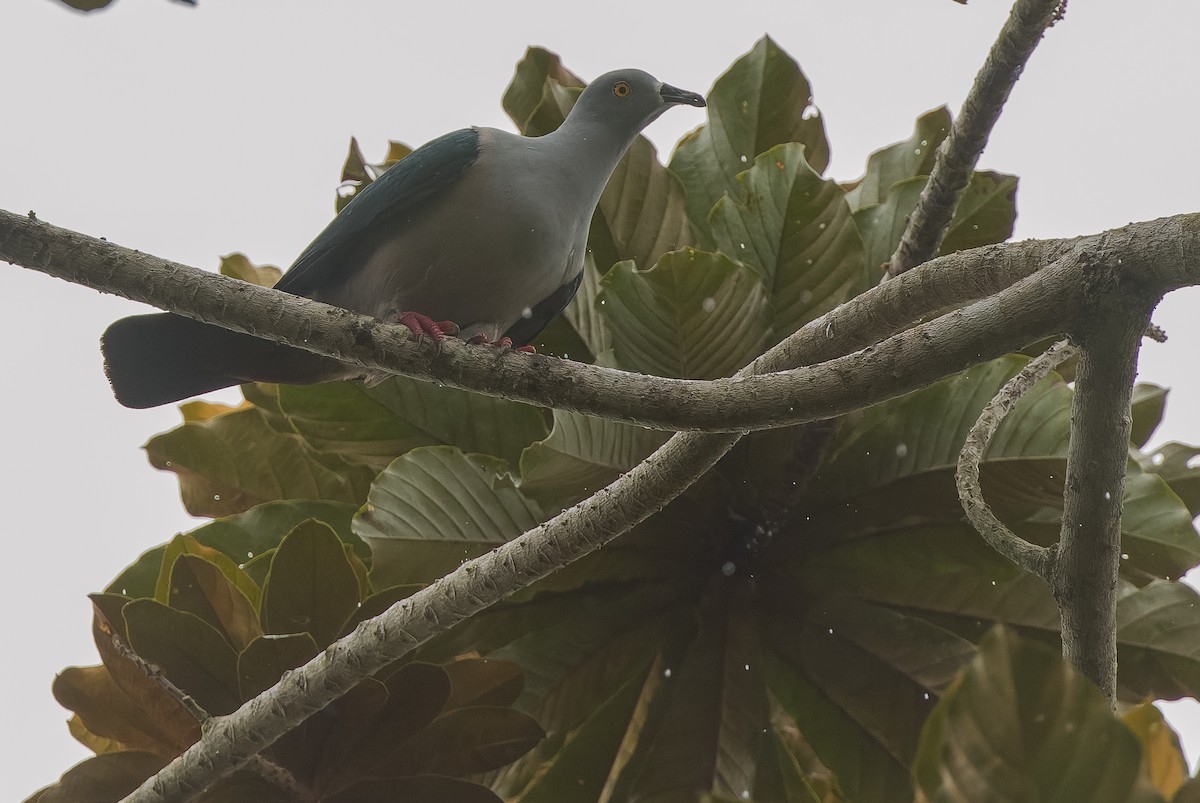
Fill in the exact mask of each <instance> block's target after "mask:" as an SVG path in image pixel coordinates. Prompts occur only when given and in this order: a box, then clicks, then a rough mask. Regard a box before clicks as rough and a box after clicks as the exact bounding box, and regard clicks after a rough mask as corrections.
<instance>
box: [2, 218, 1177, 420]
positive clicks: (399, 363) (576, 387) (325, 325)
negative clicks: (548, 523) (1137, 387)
mask: <svg viewBox="0 0 1200 803" xmlns="http://www.w3.org/2000/svg"><path fill="white" fill-rule="evenodd" d="M1083 251H1097V252H1102V253H1104V254H1105V255H1106V257H1111V259H1112V260H1113V261H1115V264H1116V263H1119V264H1120V266H1121V267H1120V270H1121V271H1122V272H1123V273H1124V274H1125V275H1127V276H1128V277H1129V278H1130V279H1131V280H1133V281H1136V282H1140V283H1142V284H1145V285H1147V286H1149V287H1153V288H1156V289H1157V290H1159V291H1160V292H1161V291H1166V290H1169V289H1174V287H1178V286H1181V285H1184V284H1190V283H1193V282H1196V281H1200V215H1186V216H1180V217H1176V218H1167V219H1162V220H1158V221H1151V222H1148V223H1140V224H1133V225H1130V226H1126V227H1125V228H1122V229H1117V230H1114V231H1112V232H1107V233H1105V234H1104V235H1099V236H1095V237H1091V238H1081V239H1079V240H1076V241H1063V240H1045V241H1026V242H1022V243H1011V244H1006V245H1001V246H988V247H985V248H981V249H976V250H974V251H969V252H962V253H958V254H952V255H949V256H946V257H942V258H940V259H938V260H936V262H934V263H931V264H930V270H929V271H928V272H926V271H922V272H919V273H918V274H916V275H913V276H912V277H911V278H910V276H909V275H908V274H906V275H905V276H902V277H900V278H899V279H898V280H897V281H896V282H889V283H887V285H884V286H882V287H877V288H873V289H872V290H871V291H869V292H867V293H864V294H862V295H861V296H859V297H858V298H855V299H854V300H852V301H851V302H849V303H848V304H845V305H843V306H842V307H840V308H838V309H837V310H834V311H833V312H831V313H829V314H828V315H826V316H823V317H822V318H820V319H818V320H816V321H813V322H812V323H810V324H809V325H807V326H805V327H804V328H803V329H801V330H800V331H799V332H797V333H796V334H795V335H793V336H792V337H791V338H789V339H788V341H786V342H785V344H784V348H783V350H782V351H781V352H780V353H781V354H787V353H789V351H790V350H792V349H795V348H797V347H798V346H799V345H801V344H803V343H811V342H812V341H820V340H824V341H827V343H826V347H825V348H819V349H814V351H815V352H817V353H819V354H820V355H821V357H822V358H826V359H827V358H828V357H830V356H837V355H847V352H848V351H849V350H852V349H853V348H861V347H862V346H863V345H865V344H863V343H862V341H861V340H855V341H854V342H855V343H856V344H857V345H853V346H848V347H846V346H845V344H846V343H848V342H850V341H847V340H845V339H844V338H845V337H846V336H847V335H849V334H852V333H853V330H852V329H851V328H850V327H857V326H860V325H866V326H867V327H868V328H870V329H874V328H875V326H874V324H873V323H872V322H873V321H874V320H875V319H876V318H881V319H883V320H884V321H885V322H886V321H887V320H889V319H894V318H896V317H897V316H901V317H904V316H908V315H909V313H910V312H912V311H914V310H916V309H917V308H918V305H919V307H920V308H921V309H922V310H924V312H930V311H932V310H935V309H938V308H939V306H938V305H936V304H932V303H931V301H939V300H942V299H948V298H955V299H959V301H957V302H955V303H962V300H967V299H970V298H980V297H982V296H987V295H988V294H991V293H997V292H999V291H1000V290H1003V289H1004V288H1006V287H1008V286H1009V285H1012V284H1014V282H1017V284H1016V285H1015V286H1013V287H1012V288H1011V290H1010V291H1007V292H1006V293H1004V294H1002V295H999V296H994V297H990V298H985V299H984V300H982V301H979V302H977V303H976V304H974V305H972V306H971V307H969V308H966V309H962V310H958V311H956V312H953V313H951V314H949V315H945V316H942V317H941V318H938V319H936V320H934V321H931V322H929V323H927V324H924V325H922V326H920V327H916V328H914V329H910V330H908V331H905V332H903V333H901V334H899V335H897V336H895V337H893V338H891V339H889V340H887V341H885V342H883V343H880V344H878V345H877V346H874V347H872V348H869V349H867V350H865V351H863V352H862V353H859V354H849V355H847V356H840V357H838V358H837V359H833V360H830V361H828V362H826V363H823V364H821V365H818V366H812V367H806V368H799V369H795V370H793V371H790V372H786V373H778V374H771V375H769V376H756V377H749V378H745V379H738V380H732V379H721V380H714V381H712V382H700V381H689V380H673V379H662V378H659V377H649V376H644V375H641V374H630V373H625V372H623V371H614V370H611V369H605V368H598V367H596V366H590V365H582V364H579V363H573V362H569V361H565V360H558V359H555V358H553V357H546V356H540V355H534V356H528V355H505V356H500V355H498V354H497V353H496V352H495V351H494V350H490V349H482V348H476V347H472V346H468V345H466V344H464V343H461V342H457V341H449V342H448V343H447V344H446V345H445V346H444V347H443V348H442V349H441V350H440V352H439V351H437V350H435V349H433V348H431V347H424V346H422V345H420V344H417V343H414V342H413V341H412V340H411V337H410V335H409V333H408V330H407V329H405V328H403V327H393V326H388V325H386V324H383V323H382V322H380V321H378V320H376V319H374V318H369V317H365V316H362V315H357V314H355V313H352V312H349V311H347V310H344V309H341V308H338V307H331V306H328V305H325V304H320V303H318V302H315V301H311V300H309V299H305V298H299V297H297V296H291V295H288V294H286V293H280V292H276V291H273V290H269V289H266V288H262V287H256V286H254V285H250V284H246V283H244V282H239V281H237V280H234V279H229V278H227V277H224V276H214V275H212V274H210V273H207V272H205V271H200V270H197V269H195V268H188V267H186V266H183V265H178V264H176V263H172V262H168V261H166V260H163V259H159V258H156V257H152V256H149V255H146V254H141V253H138V252H135V251H130V250H128V249H125V248H121V247H120V246H116V245H113V244H112V243H108V242H106V241H102V240H96V239H93V238H91V237H87V236H85V235H81V234H77V233H75V232H70V231H67V230H65V229H59V228H56V227H54V226H50V225H48V224H45V223H41V222H39V221H36V220H31V219H28V218H25V217H23V216H18V215H13V214H11V213H7V212H0V259H5V260H8V261H10V262H13V263H15V264H19V265H23V266H25V267H30V268H33V269H35V270H40V271H42V272H45V273H49V274H51V275H53V276H58V277H59V278H64V279H67V280H69V281H75V282H77V283H80V284H85V285H87V286H90V287H94V288H96V289H99V290H102V291H105V292H112V293H117V294H119V295H122V296H125V297H127V298H132V299H135V300H138V301H145V302H147V303H152V304H155V305H157V306H160V307H162V308H164V309H169V310H172V311H174V312H178V313H180V314H184V315H187V316H189V317H193V318H196V319H198V320H203V321H207V322H210V323H215V324H217V325H221V326H225V327H227V328H230V329H235V330H237V331H243V332H249V333H251V334H256V335H258V336H260V337H265V338H267V339H271V340H275V341H277V342H283V343H288V344H290V345H293V346H296V347H298V348H304V349H306V350H308V351H313V352H315V353H318V354H325V355H328V356H332V357H336V358H338V359H341V360H345V361H347V362H351V363H356V364H358V365H362V366H366V367H368V368H372V369H377V370H383V371H388V372H392V373H399V374H404V375H407V376H414V377H417V378H421V379H428V380H432V381H437V382H441V383H443V384H448V385H452V386H455V387H460V388H465V389H467V390H474V391H478V392H481V393H487V394H489V395H493V396H503V397H505V398H510V399H516V400H520V401H526V402H529V403H532V404H538V405H544V406H553V407H559V408H563V409H569V410H575V411H577V412H581V413H586V414H589V415H596V416H601V417H606V418H616V419H620V420H626V421H633V422H636V423H640V424H644V425H646V426H652V427H657V428H661V429H680V430H695V431H712V432H733V431H747V430H753V429H762V428H768V427H776V426H784V425H789V424H795V423H800V422H803V421H812V420H818V419H822V418H829V417H831V416H835V415H840V414H842V413H845V412H848V411H851V410H854V409H859V408H861V407H864V406H867V405H869V404H873V403H876V402H879V401H882V400H884V399H888V398H892V397H894V396H897V395H900V394H904V393H908V392H910V391H912V390H915V389H917V388H919V387H922V386H924V385H926V384H928V383H929V382H932V381H935V380H937V379H939V378H941V377H944V376H947V375H949V374H951V373H954V372H955V371H958V370H961V369H963V368H965V367H967V366H968V365H971V364H974V363H977V362H979V361H981V360H985V359H988V358H990V357H995V356H999V355H1000V354H1003V353H1006V352H1007V351H1011V350H1013V349H1016V348H1020V347H1022V346H1025V345H1027V344H1028V343H1030V342H1032V341H1034V340H1036V339H1038V338H1041V337H1043V336H1045V335H1046V334H1047V333H1055V332H1059V331H1062V330H1063V329H1064V327H1065V326H1066V325H1067V324H1068V323H1069V322H1070V321H1071V320H1072V318H1073V317H1074V316H1075V315H1076V314H1078V312H1079V309H1080V307H1081V303H1082V302H1081V296H1080V289H1079V288H1080V286H1081V284H1082V272H1081V270H1082V269H1081V267H1080V265H1079V264H1078V262H1077V261H1075V260H1074V259H1070V258H1064V259H1060V260H1059V261H1058V262H1057V263H1055V265H1054V266H1053V267H1051V268H1048V269H1045V270H1042V271H1038V270H1037V269H1038V268H1040V267H1042V266H1043V265H1044V264H1046V262H1047V261H1049V259H1051V258H1054V257H1057V256H1060V255H1063V254H1070V253H1072V252H1083ZM935 265H936V270H934V266H935ZM922 274H923V275H922ZM1024 277H1028V278H1027V279H1025V281H1020V280H1021V279H1023V278H1024ZM897 283H899V284H900V285H901V286H899V287H895V288H893V287H891V285H894V284H897ZM924 292H929V293H931V295H930V296H929V299H928V300H926V299H922V298H921V297H920V293H924ZM901 305H904V306H901ZM907 305H913V306H912V307H908V306H907ZM909 317H910V318H911V316H909ZM763 364H764V365H767V363H763ZM768 367H770V368H772V369H774V368H776V367H777V366H768Z"/></svg>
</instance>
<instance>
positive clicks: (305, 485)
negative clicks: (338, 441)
mask: <svg viewBox="0 0 1200 803" xmlns="http://www.w3.org/2000/svg"><path fill="white" fill-rule="evenodd" d="M146 454H147V456H148V457H149V458H150V463H151V465H153V466H154V467H155V468H160V469H165V470H166V471H172V472H174V473H175V474H177V475H178V476H179V488H180V493H181V494H182V496H183V503H184V506H185V507H186V508H187V509H188V512H189V513H191V514H192V515H195V516H228V515H231V514H233V513H241V512H242V511H244V510H247V509H249V508H251V507H253V506H254V505H257V504H260V503H262V502H268V501H272V500H276V499H328V500H332V501H337V502H350V503H360V502H361V501H362V500H363V499H364V498H365V496H366V490H367V487H368V486H369V485H370V481H371V479H372V477H373V476H374V472H373V471H370V470H369V469H366V468H365V467H361V466H359V467H355V466H354V465H352V464H349V463H347V462H346V461H345V460H343V459H341V458H340V457H338V456H336V455H324V454H318V453H316V452H314V451H312V450H311V449H308V448H307V447H306V446H305V444H304V441H303V440H301V439H300V438H299V437H297V436H295V435H288V434H284V433H281V432H278V431H277V430H275V429H273V428H272V427H271V426H270V425H269V424H268V423H267V421H266V418H265V416H264V414H263V413H262V412H261V411H260V410H258V409H257V408H254V407H247V408H242V409H233V408H230V409H227V410H226V411H225V412H223V413H222V414H220V415H213V416H210V417H207V418H205V419H204V420H199V421H197V420H191V421H186V422H185V423H184V424H183V425H182V426H180V427H177V428H176V429H173V430H171V431H170V432H167V433H164V434H162V435H157V436H155V437H153V438H151V439H150V441H149V443H147V444H146Z"/></svg>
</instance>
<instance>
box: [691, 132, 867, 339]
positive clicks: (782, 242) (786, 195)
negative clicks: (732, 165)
mask: <svg viewBox="0 0 1200 803" xmlns="http://www.w3.org/2000/svg"><path fill="white" fill-rule="evenodd" d="M737 181H738V184H739V188H738V191H737V192H736V194H731V195H726V196H725V197H723V198H721V199H720V200H718V201H717V204H716V206H715V207H713V211H712V216H711V217H710V219H709V224H710V225H711V227H712V236H713V239H714V241H715V242H716V244H717V247H718V248H719V249H720V250H721V251H722V252H724V253H726V254H730V255H732V256H734V257H736V258H737V259H738V260H740V261H741V262H744V263H746V264H747V265H750V266H752V267H755V268H757V269H758V270H759V272H760V274H761V275H762V279H763V283H764V284H765V285H766V288H767V292H768V294H769V296H770V298H771V307H772V308H773V310H774V313H775V337H776V339H782V338H783V337H786V336H787V335H789V334H791V333H792V332H794V331H796V330H797V329H799V328H800V327H801V326H802V325H803V324H805V323H807V322H808V321H810V320H812V319H813V318H816V317H818V316H820V315H823V314H824V313H826V312H828V311H829V310H831V309H833V308H834V307H836V306H838V305H839V304H841V303H842V302H844V301H845V300H846V299H848V298H849V297H850V295H851V294H852V292H853V291H854V290H855V288H857V287H860V286H862V285H864V284H865V283H866V277H865V275H864V272H863V267H864V265H865V262H864V259H865V258H866V255H865V252H864V250H863V244H862V238H861V237H860V236H859V233H858V229H857V228H856V227H855V225H854V218H853V216H852V215H851V214H850V207H849V206H847V205H846V202H845V200H844V196H845V193H844V192H843V191H842V188H841V187H839V186H838V185H837V183H836V182H834V181H823V180H822V179H821V177H820V176H819V175H818V174H817V173H816V172H814V171H813V169H812V168H811V167H809V166H808V163H807V162H806V161H805V160H804V148H803V147H802V146H800V145H798V144H796V143H788V144H784V145H777V146H776V147H774V148H771V149H770V150H769V151H767V152H766V153H763V154H762V155H760V156H759V157H757V158H756V159H755V160H754V166H753V167H751V168H750V169H749V170H747V171H745V172H743V173H739V174H738V176H737Z"/></svg>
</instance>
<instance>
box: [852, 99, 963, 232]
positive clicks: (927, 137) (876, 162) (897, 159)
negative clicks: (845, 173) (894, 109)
mask: <svg viewBox="0 0 1200 803" xmlns="http://www.w3.org/2000/svg"><path fill="white" fill-rule="evenodd" d="M950 125H951V120H950V110H949V109H947V108H946V107H945V106H942V107H940V108H937V109H934V110H933V111H929V112H925V114H922V115H921V116H920V117H918V118H917V122H916V125H915V126H914V127H913V133H912V136H911V137H909V138H908V139H907V140H905V141H904V142H897V143H895V144H893V145H888V146H887V147H886V148H880V149H879V150H877V151H875V152H874V153H872V154H871V155H870V156H868V157H867V172H866V173H865V174H864V175H863V177H862V179H860V180H859V181H858V182H857V183H856V185H855V187H854V188H853V189H852V190H850V191H849V192H847V193H846V202H847V203H848V204H850V209H851V210H852V211H854V212H857V211H858V210H859V209H862V208H863V207H865V206H872V205H874V204H878V203H883V200H884V199H885V198H886V197H887V195H888V192H889V191H890V190H891V188H892V186H893V185H895V184H897V183H898V182H901V181H904V180H905V179H910V178H916V177H917V176H928V175H929V172H930V171H931V170H933V163H934V160H935V158H936V157H937V149H938V146H939V145H941V144H942V140H944V139H945V138H946V137H947V135H949V133H950Z"/></svg>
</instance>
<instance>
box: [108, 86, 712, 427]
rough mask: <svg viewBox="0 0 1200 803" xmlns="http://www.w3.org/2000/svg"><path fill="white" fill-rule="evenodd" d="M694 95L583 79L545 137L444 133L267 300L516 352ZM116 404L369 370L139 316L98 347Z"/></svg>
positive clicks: (395, 172) (364, 201)
mask: <svg viewBox="0 0 1200 803" xmlns="http://www.w3.org/2000/svg"><path fill="white" fill-rule="evenodd" d="M680 104H687V105H690V106H703V105H704V99H703V98H702V97H701V96H700V95H697V94H696V93H694V92H686V91H684V90H682V89H677V88H675V87H673V86H670V85H669V84H664V83H662V82H661V81H658V80H656V79H655V78H654V77H653V76H651V75H649V74H648V73H645V72H642V71H641V70H617V71H615V72H610V73H606V74H604V75H602V76H600V77H599V78H597V79H596V80H595V81H593V82H592V83H591V84H590V85H589V86H588V87H587V88H586V89H585V90H584V91H583V93H582V94H581V95H580V96H579V99H578V101H577V102H576V104H575V106H574V108H572V109H571V112H570V114H568V115H567V119H566V121H565V122H564V123H563V124H562V125H561V126H560V127H559V128H558V129H557V130H556V131H554V132H552V133H550V134H546V135H545V136H541V137H522V136H517V135H515V134H510V133H507V132H505V131H500V130H497V129H494V128H464V129H462V130H459V131H452V132H451V133H449V134H445V135H443V136H441V137H438V138H437V139H435V140H433V141H432V142H429V143H428V144H426V145H424V146H422V147H420V148H418V149H417V150H415V151H413V152H412V153H411V154H409V155H408V156H407V157H406V158H404V159H403V160H401V161H400V162H399V163H398V164H396V165H395V166H394V167H392V168H391V169H390V170H388V171H387V172H385V173H384V174H383V175H382V176H380V177H379V178H378V179H377V180H376V181H374V182H373V183H371V184H370V185H368V186H367V187H366V188H364V189H363V190H362V191H361V192H360V193H359V194H358V195H357V196H356V197H355V198H354V199H353V200H352V201H350V203H349V204H347V205H346V207H345V208H344V209H343V210H342V212H341V213H340V214H339V215H338V216H337V217H335V218H334V219H333V221H332V222H331V223H330V224H329V226H327V227H326V228H325V230H324V231H322V232H321V233H320V234H319V235H317V238H316V239H315V240H313V242H312V244H310V245H309V246H308V248H306V249H305V250H304V252H303V253H302V254H300V256H299V258H298V259H297V260H296V261H295V263H294V264H293V265H292V266H291V268H290V269H289V270H288V271H287V272H286V273H285V274H284V275H283V277H282V278H281V279H280V280H279V282H278V283H277V284H276V285H275V287H276V289H278V290H282V291H284V292H287V293H292V294H294V295H299V296H307V297H308V298H312V299H316V300H317V301H323V302H325V303H327V304H333V305H336V306H339V307H344V308H346V309H350V310H354V311H355V312H359V313H363V314H366V315H373V316H375V317H377V318H380V319H382V320H384V321H388V322H391V323H397V324H403V325H405V326H407V327H408V328H409V329H411V330H412V331H413V333H414V335H416V336H418V337H421V336H428V337H431V338H432V339H434V340H437V341H440V340H441V339H442V338H443V337H444V336H445V335H446V334H458V335H459V336H461V337H463V338H466V339H468V340H470V341H472V342H476V343H492V344H495V345H500V346H509V345H514V344H515V345H516V346H518V347H519V346H523V345H524V344H527V343H529V342H530V341H531V340H533V338H534V337H536V336H537V334H538V333H539V332H540V331H541V330H542V329H543V328H544V327H545V326H546V324H548V323H549V322H550V321H551V320H553V319H554V318H555V317H556V316H557V315H558V314H559V313H561V312H562V311H563V309H564V308H565V307H566V305H567V302H569V301H570V300H571V297H572V296H573V295H574V294H575V290H576V288H578V287H579V282H580V280H581V278H582V276H583V260H584V254H585V251H586V248H587V236H588V227H589V225H590V223H591V220H592V214H593V212H594V211H595V209H596V204H597V203H599V200H600V194H601V192H602V191H603V190H604V185H605V184H606V183H607V182H608V178H609V176H610V175H611V174H612V171H613V169H614V168H615V167H616V166H617V162H618V161H620V159H621V157H622V156H623V155H624V153H625V151H626V150H627V149H628V148H629V146H630V145H631V144H632V143H633V141H634V139H635V138H636V137H637V135H638V133H639V132H640V131H641V130H642V129H643V128H645V127H646V126H647V125H648V124H649V123H650V122H651V121H653V120H654V119H655V118H657V117H658V116H659V115H660V114H662V113H663V112H664V111H666V110H667V109H668V108H670V107H671V106H677V105H680ZM101 349H102V351H103V352H104V359H105V370H106V371H107V373H108V378H109V381H110V382H111V383H112V387H113V393H114V394H115V395H116V397H117V401H119V402H120V403H121V404H123V405H125V406H127V407H137V408H144V407H154V406H157V405H160V404H166V403H168V402H173V401H179V400H180V399H186V398H188V397H191V396H195V395H198V394H201V393H207V392H209V391H213V390H217V389H218V388H224V387H229V386H231V385H236V384H239V383H242V382H253V381H257V382H278V383H283V384H310V383H313V382H324V381H329V380H333V379H351V378H357V377H363V376H364V375H365V374H366V370H365V369H363V368H362V367H359V366H352V365H347V364H345V363H342V362H339V361H337V360H334V359H331V358H328V357H322V356H319V355H316V354H313V353H311V352H307V351H304V350H302V349H295V348H291V347H289V346H284V345H281V344H278V343H272V342H270V341H267V340H262V339H260V338H256V337H253V336H251V335H246V334H241V333H238V332H232V331H230V330H228V329H222V328H221V327H218V326H213V325H211V324H206V323H201V322H199V321H194V320H192V319H190V318H185V317H182V316H179V315H174V314H171V313H158V314H154V315H136V316H133V317H129V318H122V319H121V320H119V321H117V322H115V323H114V324H112V325H111V326H110V327H108V329H107V330H106V331H105V333H104V335H103V336H102V338H101Z"/></svg>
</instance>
